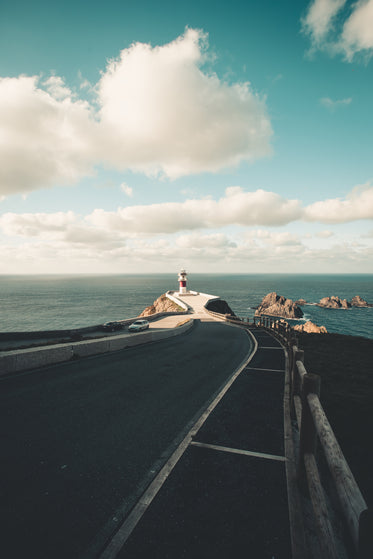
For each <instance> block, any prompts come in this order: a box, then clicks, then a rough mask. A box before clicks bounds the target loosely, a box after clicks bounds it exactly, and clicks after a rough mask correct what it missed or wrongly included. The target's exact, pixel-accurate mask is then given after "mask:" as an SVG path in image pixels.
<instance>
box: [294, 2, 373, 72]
mask: <svg viewBox="0 0 373 559" xmlns="http://www.w3.org/2000/svg"><path fill="white" fill-rule="evenodd" d="M345 4H346V0H314V1H313V2H312V3H311V4H310V5H309V8H308V11H307V14H306V15H305V17H304V18H302V20H301V23H302V30H303V32H304V33H305V34H307V35H308V36H309V37H310V39H311V45H312V46H311V51H312V50H315V49H322V50H328V51H329V52H330V53H332V54H337V53H341V54H343V55H344V57H345V59H346V60H348V61H349V62H351V61H352V60H353V58H354V57H355V55H357V54H359V53H361V54H363V55H365V56H366V57H368V58H369V57H371V56H372V54H373V0H358V1H357V2H356V3H354V4H352V6H351V7H350V8H349V10H343V8H344V7H345Z"/></svg>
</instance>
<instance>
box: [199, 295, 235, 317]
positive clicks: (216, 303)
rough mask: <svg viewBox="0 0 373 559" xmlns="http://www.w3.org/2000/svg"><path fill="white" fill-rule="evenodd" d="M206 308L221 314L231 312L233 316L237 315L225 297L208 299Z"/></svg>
mask: <svg viewBox="0 0 373 559" xmlns="http://www.w3.org/2000/svg"><path fill="white" fill-rule="evenodd" d="M206 309H207V310H209V311H212V312H217V313H219V314H229V315H231V316H236V315H235V313H234V312H233V311H232V309H231V308H230V306H229V305H228V303H227V301H224V300H223V299H215V300H212V301H208V303H207V305H206Z"/></svg>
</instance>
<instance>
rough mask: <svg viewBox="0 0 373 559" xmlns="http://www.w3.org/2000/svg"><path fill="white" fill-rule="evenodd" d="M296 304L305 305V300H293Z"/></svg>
mask: <svg viewBox="0 0 373 559" xmlns="http://www.w3.org/2000/svg"><path fill="white" fill-rule="evenodd" d="M294 303H295V304H296V305H300V306H301V305H307V301H306V300H305V299H298V301H294Z"/></svg>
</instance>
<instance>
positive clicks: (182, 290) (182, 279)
mask: <svg viewBox="0 0 373 559" xmlns="http://www.w3.org/2000/svg"><path fill="white" fill-rule="evenodd" d="M187 275H188V274H187V273H186V271H185V270H184V268H183V269H182V270H180V272H179V275H178V278H177V279H178V280H179V295H183V294H184V293H186V292H187V288H186V282H187V278H186V277H187Z"/></svg>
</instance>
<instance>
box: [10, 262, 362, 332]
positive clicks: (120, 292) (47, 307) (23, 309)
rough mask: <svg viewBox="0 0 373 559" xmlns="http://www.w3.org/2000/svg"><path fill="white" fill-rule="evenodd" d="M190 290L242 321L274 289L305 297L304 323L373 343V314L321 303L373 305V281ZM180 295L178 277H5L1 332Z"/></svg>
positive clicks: (237, 282) (222, 284) (196, 280)
mask: <svg viewBox="0 0 373 559" xmlns="http://www.w3.org/2000/svg"><path fill="white" fill-rule="evenodd" d="M188 288H189V289H191V290H194V291H200V292H203V293H210V294H212V295H216V296H219V297H221V298H222V299H225V300H226V301H227V302H228V304H229V305H230V306H231V308H232V309H233V311H234V312H235V313H236V314H237V315H238V316H240V317H245V318H246V317H250V318H252V317H253V315H254V310H253V307H255V306H257V305H258V304H259V303H260V302H261V300H262V298H263V297H264V296H265V295H266V294H267V293H270V292H272V291H276V292H277V293H278V294H279V295H284V296H285V297H287V298H290V299H293V300H296V299H300V298H303V299H305V300H306V301H307V302H308V303H310V304H309V305H306V306H304V307H303V312H304V313H305V317H304V319H305V320H312V322H315V323H316V324H318V325H319V326H321V325H323V326H325V327H326V328H327V330H328V332H336V333H340V334H349V335H353V336H364V337H366V338H372V339H373V308H367V309H365V308H361V309H356V308H353V309H348V310H334V309H322V308H320V307H317V306H315V305H314V303H317V302H318V301H319V300H320V299H321V298H322V297H326V296H331V295H337V296H339V297H341V298H342V299H345V298H346V299H347V300H350V299H351V298H352V297H353V296H354V295H360V296H361V297H362V298H363V299H365V300H366V301H367V302H368V303H373V275H367V274H364V275H363V274H361V275H358V274H350V275H347V274H346V275H321V274H320V275H316V274H315V275H311V274H304V275H300V274H299V275H295V274H291V275H290V274H289V275H288V274H248V275H245V274H193V273H190V275H189V276H188ZM174 289H175V290H176V289H178V283H177V274H176V273H175V274H149V275H101V276H99V275H75V276H71V275H69V276H68V275H66V276H61V275H44V276H27V275H20V276H5V275H3V276H0V331H1V332H26V331H33V330H59V329H68V328H79V327H84V326H93V325H95V324H101V323H103V322H106V321H109V320H120V319H125V318H132V317H136V316H138V314H140V313H141V311H142V310H143V309H144V308H145V307H147V306H148V305H150V304H151V303H152V302H153V301H154V300H155V299H156V298H157V297H159V295H161V294H162V293H165V291H168V290H174Z"/></svg>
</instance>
